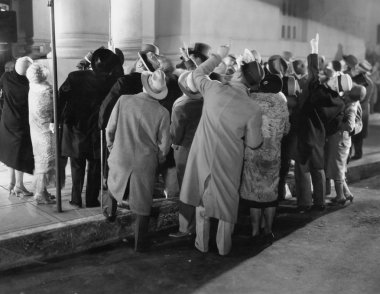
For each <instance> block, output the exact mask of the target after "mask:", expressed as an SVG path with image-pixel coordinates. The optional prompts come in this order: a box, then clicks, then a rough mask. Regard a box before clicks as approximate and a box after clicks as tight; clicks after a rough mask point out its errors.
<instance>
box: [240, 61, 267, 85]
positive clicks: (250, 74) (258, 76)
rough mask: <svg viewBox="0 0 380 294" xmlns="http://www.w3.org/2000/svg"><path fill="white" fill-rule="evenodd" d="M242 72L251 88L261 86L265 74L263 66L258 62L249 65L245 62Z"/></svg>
mask: <svg viewBox="0 0 380 294" xmlns="http://www.w3.org/2000/svg"><path fill="white" fill-rule="evenodd" d="M241 71H242V73H243V76H244V78H245V79H246V81H247V83H248V85H249V86H251V87H252V86H257V85H260V82H261V81H262V80H263V79H264V77H265V72H264V69H263V68H262V66H261V65H260V64H259V63H258V62H257V61H251V62H248V63H245V62H243V65H242V66H241Z"/></svg>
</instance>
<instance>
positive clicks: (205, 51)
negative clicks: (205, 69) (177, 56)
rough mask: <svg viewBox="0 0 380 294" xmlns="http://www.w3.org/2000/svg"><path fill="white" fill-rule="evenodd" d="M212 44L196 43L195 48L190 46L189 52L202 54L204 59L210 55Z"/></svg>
mask: <svg viewBox="0 0 380 294" xmlns="http://www.w3.org/2000/svg"><path fill="white" fill-rule="evenodd" d="M210 50H211V46H210V45H208V44H205V43H195V44H194V47H193V48H189V54H194V55H200V56H202V58H203V59H204V60H207V59H208V58H209V56H210Z"/></svg>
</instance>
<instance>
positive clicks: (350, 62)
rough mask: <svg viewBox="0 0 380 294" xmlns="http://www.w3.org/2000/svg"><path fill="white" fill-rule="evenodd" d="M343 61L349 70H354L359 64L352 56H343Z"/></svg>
mask: <svg viewBox="0 0 380 294" xmlns="http://www.w3.org/2000/svg"><path fill="white" fill-rule="evenodd" d="M343 60H344V61H345V62H346V64H347V66H348V67H350V68H354V67H355V66H356V65H357V64H358V63H359V62H358V59H357V58H356V57H355V56H354V55H352V54H350V55H343Z"/></svg>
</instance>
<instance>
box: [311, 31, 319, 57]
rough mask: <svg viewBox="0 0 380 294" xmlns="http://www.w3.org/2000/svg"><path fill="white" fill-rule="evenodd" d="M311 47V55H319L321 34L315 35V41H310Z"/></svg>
mask: <svg viewBox="0 0 380 294" xmlns="http://www.w3.org/2000/svg"><path fill="white" fill-rule="evenodd" d="M310 46H311V53H312V54H313V53H315V54H318V46H319V34H318V33H317V34H316V35H315V38H314V39H311V40H310Z"/></svg>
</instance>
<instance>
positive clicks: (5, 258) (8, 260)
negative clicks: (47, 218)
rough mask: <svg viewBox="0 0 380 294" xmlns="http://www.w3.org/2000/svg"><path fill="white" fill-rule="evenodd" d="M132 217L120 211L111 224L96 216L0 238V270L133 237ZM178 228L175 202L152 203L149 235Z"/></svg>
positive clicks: (176, 204) (176, 202)
mask: <svg viewBox="0 0 380 294" xmlns="http://www.w3.org/2000/svg"><path fill="white" fill-rule="evenodd" d="M134 221H135V217H134V215H133V214H132V213H131V212H130V211H127V210H121V212H120V214H119V215H118V217H117V220H116V222H115V223H109V222H107V221H106V220H105V219H104V217H103V215H100V214H99V215H96V216H91V217H86V218H82V219H77V220H73V221H68V222H64V223H59V224H54V225H49V226H45V227H39V228H34V229H28V230H23V231H18V232H14V233H8V234H4V235H2V236H0V270H6V269H10V268H14V267H18V266H22V265H26V264H33V263H36V264H38V263H43V261H44V260H47V259H49V258H53V257H60V256H65V255H69V254H73V253H77V252H80V251H84V250H88V249H90V248H95V247H100V246H103V245H106V244H109V243H112V242H115V241H118V240H120V239H122V238H125V237H131V236H133V224H134ZM177 225H178V200H176V199H165V200H159V201H156V202H155V203H154V205H153V208H152V213H151V219H150V228H149V230H150V231H151V232H157V231H161V230H165V229H168V228H171V227H175V226H177Z"/></svg>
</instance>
